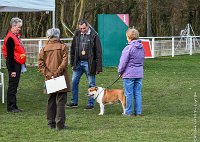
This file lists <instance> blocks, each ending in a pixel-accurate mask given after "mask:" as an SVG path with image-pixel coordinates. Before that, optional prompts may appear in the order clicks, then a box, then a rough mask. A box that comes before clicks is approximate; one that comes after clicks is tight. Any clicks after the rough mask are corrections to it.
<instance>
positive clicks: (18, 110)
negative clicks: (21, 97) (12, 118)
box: [8, 108, 22, 113]
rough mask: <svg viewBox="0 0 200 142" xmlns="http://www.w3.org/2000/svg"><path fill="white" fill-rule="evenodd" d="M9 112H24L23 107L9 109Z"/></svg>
mask: <svg viewBox="0 0 200 142" xmlns="http://www.w3.org/2000/svg"><path fill="white" fill-rule="evenodd" d="M8 112H12V113H19V112H22V110H21V109H16V108H15V109H12V110H9V111H8Z"/></svg>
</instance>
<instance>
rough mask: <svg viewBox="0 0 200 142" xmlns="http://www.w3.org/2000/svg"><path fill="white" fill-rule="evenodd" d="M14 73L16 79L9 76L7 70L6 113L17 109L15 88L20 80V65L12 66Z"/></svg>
mask: <svg viewBox="0 0 200 142" xmlns="http://www.w3.org/2000/svg"><path fill="white" fill-rule="evenodd" d="M14 71H15V72H16V77H12V76H11V71H9V69H8V76H9V80H8V91H7V111H11V110H13V109H18V107H17V98H16V94H17V87H18V84H19V80H20V74H21V65H20V64H18V63H15V64H14Z"/></svg>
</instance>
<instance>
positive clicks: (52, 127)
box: [48, 125, 56, 129]
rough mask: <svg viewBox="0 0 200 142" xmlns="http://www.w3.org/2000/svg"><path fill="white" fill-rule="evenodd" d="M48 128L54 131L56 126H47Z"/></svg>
mask: <svg viewBox="0 0 200 142" xmlns="http://www.w3.org/2000/svg"><path fill="white" fill-rule="evenodd" d="M48 127H49V128H50V129H55V128H56V125H48Z"/></svg>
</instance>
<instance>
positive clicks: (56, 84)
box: [45, 75, 67, 94]
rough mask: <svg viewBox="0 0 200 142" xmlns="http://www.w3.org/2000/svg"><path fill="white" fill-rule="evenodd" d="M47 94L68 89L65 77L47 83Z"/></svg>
mask: <svg viewBox="0 0 200 142" xmlns="http://www.w3.org/2000/svg"><path fill="white" fill-rule="evenodd" d="M45 85H46V90H47V94H50V93H54V92H57V91H60V90H62V89H65V88H67V84H66V81H65V77H64V75H62V76H59V77H56V78H53V79H50V80H47V81H45Z"/></svg>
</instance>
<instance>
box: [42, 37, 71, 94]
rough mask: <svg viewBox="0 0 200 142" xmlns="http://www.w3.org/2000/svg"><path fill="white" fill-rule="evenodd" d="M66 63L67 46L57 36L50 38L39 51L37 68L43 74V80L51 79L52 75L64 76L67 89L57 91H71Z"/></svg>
mask: <svg viewBox="0 0 200 142" xmlns="http://www.w3.org/2000/svg"><path fill="white" fill-rule="evenodd" d="M67 65H68V49H67V47H66V46H65V45H64V44H63V43H62V42H61V41H60V40H59V39H57V38H52V39H50V40H49V41H48V42H47V44H46V45H45V47H44V48H42V49H41V51H40V53H39V58H38V70H39V72H41V73H42V74H43V75H44V76H45V80H49V79H51V77H52V76H54V77H58V76H61V75H64V76H65V79H66V83H67V89H64V90H61V91H59V92H70V91H71V86H70V81H69V74H68V67H67Z"/></svg>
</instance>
